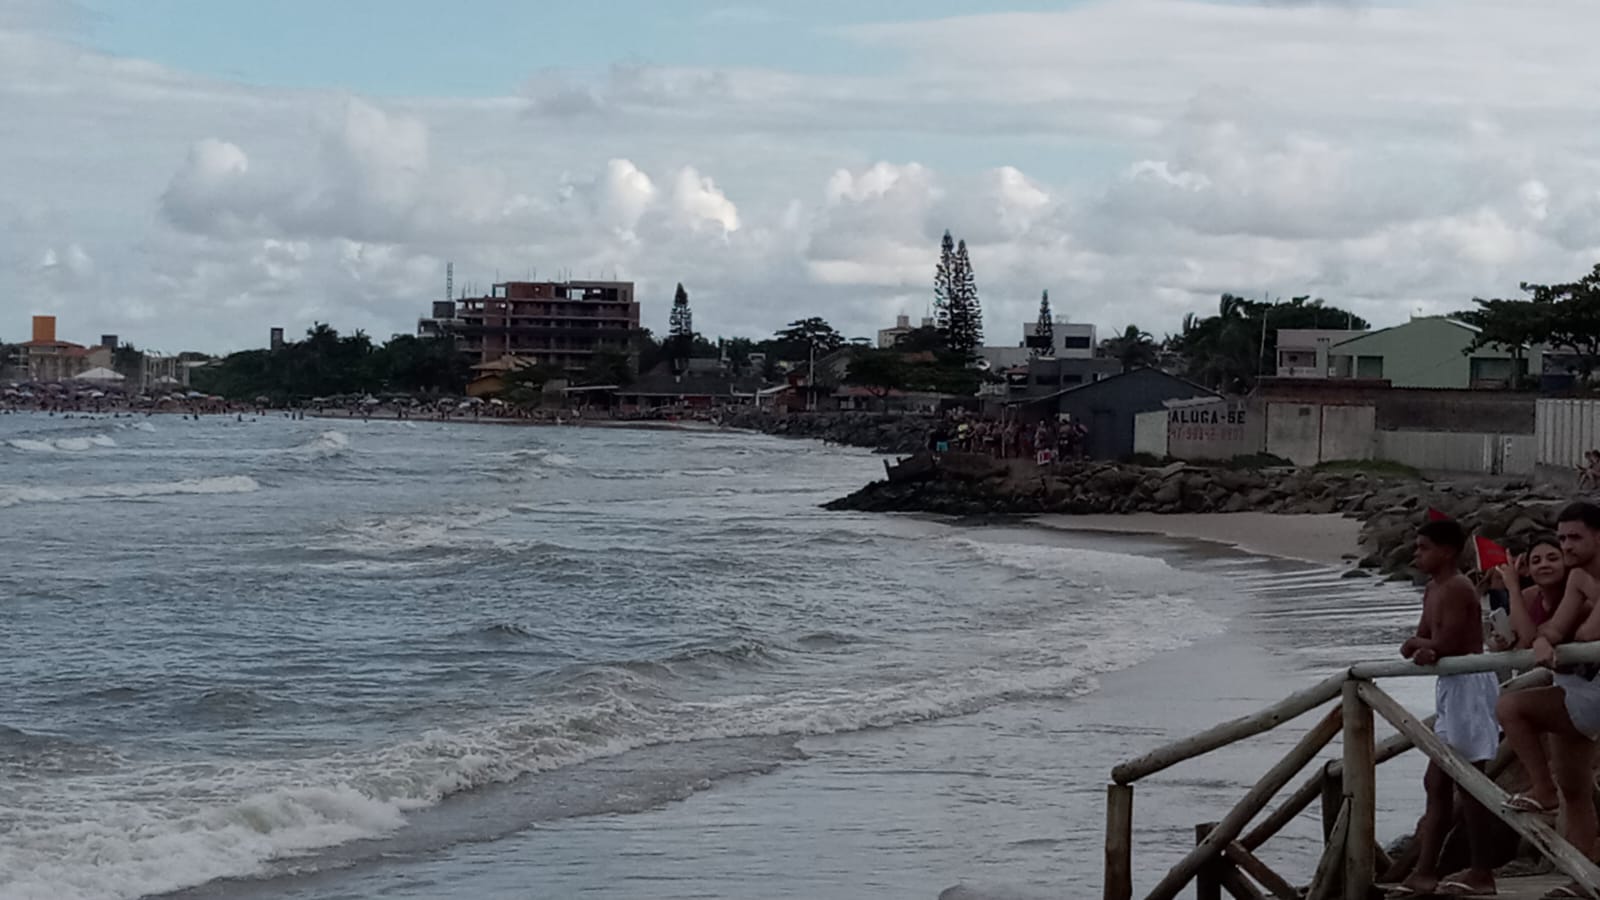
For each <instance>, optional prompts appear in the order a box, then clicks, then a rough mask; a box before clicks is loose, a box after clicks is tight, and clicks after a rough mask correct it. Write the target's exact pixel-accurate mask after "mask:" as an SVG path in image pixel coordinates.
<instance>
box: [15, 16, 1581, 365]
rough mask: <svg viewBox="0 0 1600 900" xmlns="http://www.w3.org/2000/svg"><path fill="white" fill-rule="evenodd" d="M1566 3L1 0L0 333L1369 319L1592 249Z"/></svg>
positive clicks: (211, 341) (252, 339) (1562, 265)
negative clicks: (500, 301) (447, 297)
mask: <svg viewBox="0 0 1600 900" xmlns="http://www.w3.org/2000/svg"><path fill="white" fill-rule="evenodd" d="M1597 29H1600V4H1596V3H1593V2H1592V0H1521V2H1518V3H1514V4H1513V3H1507V2H1503V0H1408V2H1389V3H1383V2H1368V0H1325V2H1312V0H1299V2H1297V0H1260V2H1255V0H1054V2H1045V0H990V2H963V0H918V2H914V3H913V2H901V0H853V2H845V0H808V2H806V3H800V2H796V0H764V2H763V0H751V2H742V3H741V2H737V0H673V2H670V3H663V2H660V0H589V2H586V3H578V4H574V3H525V2H512V0H503V2H497V0H455V2H452V3H449V4H444V3H438V2H422V0H318V2H309V0H274V2H271V3H268V2H244V0H239V2H215V0H0V339H16V337H17V336H19V335H21V336H25V335H26V332H27V329H28V317H29V316H30V315H32V314H53V315H56V316H57V317H58V318H59V320H60V332H61V334H62V336H63V337H64V338H66V339H69V340H78V341H80V342H93V341H94V340H96V339H97V338H98V336H99V335H100V334H102V333H115V334H118V335H120V336H121V337H122V338H123V339H125V340H129V341H132V342H133V343H135V344H136V345H138V346H141V347H147V348H150V349H155V350H161V351H165V352H177V351H179V350H186V349H195V350H203V351H208V352H226V351H231V350H237V349H244V348H250V347H258V346H262V345H264V344H265V343H266V340H267V333H268V329H269V328H271V327H274V326H281V327H284V328H286V329H287V330H288V331H289V332H290V333H291V334H293V333H298V332H301V331H303V330H304V329H306V328H308V327H310V326H311V324H312V323H313V322H317V321H322V322H330V323H332V324H333V325H334V326H335V327H337V328H339V329H341V330H346V331H348V330H353V329H356V328H361V329H365V330H366V331H367V332H368V333H370V334H372V335H374V336H376V337H378V338H387V337H388V336H390V335H392V334H395V333H409V332H412V331H414V330H415V327H416V319H417V317H418V316H419V315H423V314H425V313H426V312H427V310H428V305H429V303H430V302H431V301H433V300H436V299H441V298H442V297H443V296H444V281H445V278H444V272H445V265H446V263H447V262H453V263H454V265H455V278H456V283H457V286H458V288H459V287H460V286H463V285H466V286H470V287H472V288H476V289H479V290H486V289H487V287H488V285H490V284H491V283H493V282H494V281H497V280H511V279H525V278H529V277H537V278H555V277H561V276H563V275H566V276H570V277H573V278H613V277H615V278H622V279H629V280H633V281H635V282H637V284H638V291H637V294H638V297H639V299H640V300H641V302H642V303H643V307H644V313H643V314H644V320H645V325H646V326H647V327H650V328H652V329H654V330H656V331H658V332H659V331H662V330H664V329H665V326H666V321H667V315H668V309H669V307H670V304H671V297H672V294H673V288H674V286H675V284H676V283H678V282H680V281H681V282H682V283H683V284H684V286H685V287H686V288H687V290H688V291H689V294H690V298H691V301H692V304H693V308H694V312H695V325H696V327H697V329H698V330H700V331H701V332H702V333H704V334H706V335H708V336H713V337H715V336H733V335H748V336H764V335H767V334H770V333H771V332H772V331H774V330H775V329H777V328H780V327H782V326H783V325H784V324H786V323H787V322H789V321H791V320H793V319H795V318H798V317H801V316H809V315H820V316H822V317H824V318H826V319H828V320H829V321H830V322H833V323H834V324H835V325H836V326H838V327H839V329H840V330H841V331H843V332H845V333H846V334H847V335H849V336H856V335H870V334H872V333H873V332H874V331H875V330H876V329H878V328H881V327H886V326H888V325H890V324H892V322H893V320H894V317H895V315H896V314H899V313H906V314H910V315H912V316H913V317H917V316H921V315H923V314H925V313H926V312H927V310H928V307H929V304H930V301H931V295H932V291H931V284H932V276H933V270H934V265H935V263H936V262H937V254H938V244H939V238H940V236H941V235H942V233H943V232H944V231H945V230H946V229H949V230H950V231H951V232H953V233H954V235H955V236H956V237H957V238H961V239H964V240H966V241H967V243H968V244H969V245H970V248H971V256H972V261H973V267H974V270H975V272H976V276H977V281H978V287H979V291H980V296H981V297H982V301H983V304H984V308H985V325H986V331H987V334H988V337H989V343H992V344H1007V345H1014V344H1016V343H1017V342H1018V341H1019V340H1020V339H1021V332H1022V327H1023V323H1024V322H1026V321H1031V320H1032V319H1033V318H1034V316H1035V315H1036V312H1037V309H1038V302H1039V295H1040V292H1041V291H1044V290H1049V292H1050V297H1051V301H1052V305H1053V306H1054V308H1055V311H1056V313H1057V314H1059V315H1062V316H1065V317H1067V318H1069V319H1071V320H1074V321H1087V322H1093V323H1095V324H1096V325H1097V326H1099V327H1100V329H1101V330H1102V332H1103V333H1109V332H1111V331H1120V330H1121V329H1122V328H1124V327H1125V326H1127V325H1129V324H1137V325H1138V326H1140V327H1141V328H1143V329H1145V330H1147V331H1150V332H1152V333H1153V334H1155V335H1156V336H1157V337H1161V336H1163V335H1165V334H1167V333H1171V332H1175V331H1177V330H1178V329H1179V328H1180V327H1181V322H1182V319H1183V317H1184V315H1185V314H1187V313H1198V314H1206V313H1209V312H1211V311H1214V310H1215V309H1216V307H1217V300H1218V297H1219V295H1220V294H1222V293H1223V292H1231V293H1237V294H1243V295H1245V296H1250V297H1267V298H1273V297H1281V298H1285V299H1287V298H1289V297H1292V296H1297V295H1303V294H1309V295H1312V296H1318V297H1323V298H1325V299H1326V300H1327V301H1328V302H1330V303H1333V304H1337V305H1340V306H1343V307H1346V308H1349V309H1352V310H1353V311H1354V312H1356V313H1357V314H1358V315H1361V316H1362V317H1364V318H1366V319H1368V320H1369V321H1372V322H1373V323H1374V324H1376V325H1380V326H1382V325H1390V324H1396V323H1399V322H1403V321H1405V320H1406V319H1407V318H1408V317H1410V316H1412V315H1416V314H1442V313H1447V312H1450V311H1453V310H1458V309H1463V308H1467V307H1470V305H1471V299H1472V298H1473V297H1493V296H1516V295H1517V294H1518V285H1519V283H1521V282H1523V281H1535V282H1549V281H1564V280H1572V279H1575V278H1577V277H1578V276H1580V275H1582V274H1583V273H1585V272H1587V271H1588V270H1589V269H1590V268H1591V267H1592V266H1593V265H1594V264H1595V263H1596V261H1600V152H1597V151H1600V131H1597V130H1596V129H1595V128H1593V125H1592V123H1593V122H1594V121H1596V118H1595V117H1596V114H1597V113H1600V90H1597V88H1600V54H1594V53H1592V52H1591V49H1590V47H1589V46H1588V44H1589V39H1588V35H1590V34H1592V33H1594V32H1595V31H1596V30H1597Z"/></svg>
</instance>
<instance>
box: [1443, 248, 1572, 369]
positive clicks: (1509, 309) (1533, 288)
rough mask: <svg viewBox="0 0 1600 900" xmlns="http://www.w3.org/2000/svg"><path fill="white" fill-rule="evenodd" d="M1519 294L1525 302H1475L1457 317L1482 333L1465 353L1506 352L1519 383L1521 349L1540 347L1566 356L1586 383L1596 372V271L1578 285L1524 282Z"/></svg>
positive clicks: (1499, 300)
mask: <svg viewBox="0 0 1600 900" xmlns="http://www.w3.org/2000/svg"><path fill="white" fill-rule="evenodd" d="M1521 288H1522V291H1523V292H1524V293H1526V294H1527V295H1528V299H1527V300H1503V299H1493V300H1482V299H1478V298H1474V299H1473V301H1472V302H1474V303H1476V304H1477V305H1478V308H1477V309H1472V310H1467V311H1466V312H1462V313H1458V314H1457V315H1456V317H1457V318H1459V319H1461V320H1462V321H1463V322H1466V323H1467V324H1469V325H1475V326H1477V327H1478V328H1479V329H1481V331H1480V333H1479V334H1478V336H1477V338H1476V339H1474V340H1473V342H1472V345H1471V346H1470V347H1468V348H1467V350H1466V352H1468V353H1471V352H1472V351H1474V350H1477V349H1479V348H1480V347H1487V346H1500V347H1504V348H1506V350H1507V351H1508V352H1509V353H1510V355H1511V358H1512V360H1513V361H1514V362H1513V371H1514V372H1515V373H1516V377H1517V379H1518V381H1519V382H1520V379H1521V374H1522V371H1521V370H1522V365H1521V362H1520V361H1521V360H1522V359H1523V353H1524V347H1525V346H1529V345H1533V344H1544V345H1546V346H1547V347H1549V348H1550V349H1551V350H1555V351H1558V352H1562V353H1566V354H1568V355H1570V356H1571V357H1572V365H1573V369H1574V370H1575V371H1576V373H1577V374H1578V375H1580V376H1582V379H1583V380H1584V381H1585V382H1587V381H1589V380H1590V379H1591V378H1592V376H1593V375H1594V372H1595V369H1596V367H1600V265H1596V266H1595V267H1594V269H1592V270H1591V271H1590V272H1589V273H1588V274H1587V275H1584V276H1583V277H1582V278H1580V279H1578V280H1577V281H1573V282H1569V283H1566V284H1533V283H1531V282H1526V281H1524V282H1523V283H1522V285H1521ZM1518 386H1520V385H1518Z"/></svg>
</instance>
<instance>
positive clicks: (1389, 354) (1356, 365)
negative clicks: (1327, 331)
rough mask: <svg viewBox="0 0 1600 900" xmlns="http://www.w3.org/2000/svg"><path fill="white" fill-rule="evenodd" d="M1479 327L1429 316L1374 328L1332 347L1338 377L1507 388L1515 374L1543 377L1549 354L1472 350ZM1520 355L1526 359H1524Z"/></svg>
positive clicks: (1433, 385) (1395, 383)
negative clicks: (1545, 362) (1469, 349)
mask: <svg viewBox="0 0 1600 900" xmlns="http://www.w3.org/2000/svg"><path fill="white" fill-rule="evenodd" d="M1477 335H1478V329H1477V328H1476V327H1474V326H1472V325H1468V324H1467V323H1466V322H1462V321H1460V320H1459V319H1451V318H1447V317H1444V316H1426V317H1418V318H1414V319H1412V320H1411V321H1410V322H1407V323H1406V324H1404V325H1396V326H1394V327H1392V328H1383V329H1380V330H1378V331H1370V332H1367V333H1365V334H1362V335H1360V336H1358V337H1352V338H1349V339H1347V340H1344V341H1341V342H1339V343H1337V344H1334V345H1333V346H1332V347H1330V348H1329V350H1328V359H1329V364H1330V368H1331V372H1330V375H1331V377H1333V378H1362V379H1374V380H1376V379H1382V380H1384V381H1387V382H1389V384H1390V385H1391V386H1392V387H1397V388H1460V389H1466V388H1477V389H1491V390H1492V389H1502V388H1507V387H1510V386H1511V382H1512V375H1513V373H1514V372H1517V371H1518V370H1520V374H1521V375H1523V376H1531V377H1533V378H1535V379H1537V378H1538V376H1539V374H1540V372H1541V370H1542V368H1543V367H1542V365H1541V363H1542V361H1543V354H1542V353H1541V352H1540V348H1538V347H1522V348H1520V352H1519V353H1515V354H1513V353H1512V352H1511V349H1510V348H1507V347H1502V346H1498V345H1491V346H1487V347H1479V348H1478V349H1476V350H1472V351H1470V352H1469V351H1468V350H1467V348H1468V347H1470V346H1472V341H1473V339H1474V338H1476V337H1477ZM1518 357H1520V358H1518Z"/></svg>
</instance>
